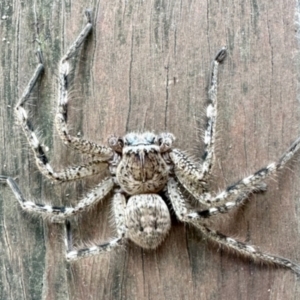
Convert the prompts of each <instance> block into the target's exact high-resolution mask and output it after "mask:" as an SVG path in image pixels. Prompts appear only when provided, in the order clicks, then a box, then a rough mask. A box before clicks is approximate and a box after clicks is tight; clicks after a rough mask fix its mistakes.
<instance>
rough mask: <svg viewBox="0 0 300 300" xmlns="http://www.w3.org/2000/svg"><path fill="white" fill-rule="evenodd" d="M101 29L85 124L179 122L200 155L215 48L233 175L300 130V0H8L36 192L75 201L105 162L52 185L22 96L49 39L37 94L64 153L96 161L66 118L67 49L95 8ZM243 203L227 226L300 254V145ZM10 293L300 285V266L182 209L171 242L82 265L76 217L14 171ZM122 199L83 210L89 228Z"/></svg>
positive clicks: (1, 146) (108, 295)
mask: <svg viewBox="0 0 300 300" xmlns="http://www.w3.org/2000/svg"><path fill="white" fill-rule="evenodd" d="M87 6H88V7H91V8H92V9H93V11H94V24H95V26H94V29H93V33H92V35H91V36H90V38H89V40H88V43H87V44H86V45H85V46H84V48H83V49H82V51H80V55H79V59H78V60H77V61H76V70H75V78H74V84H73V92H72V96H73V97H72V104H71V105H70V111H71V115H70V118H69V123H70V124H71V128H72V132H74V133H78V132H80V133H81V134H82V135H84V136H85V137H86V138H88V139H91V140H94V141H97V142H99V143H106V138H107V137H108V136H109V135H110V134H112V133H116V134H120V135H122V134H124V133H125V132H126V131H130V130H153V131H156V132H160V131H165V130H168V131H171V132H173V133H174V134H175V135H176V137H177V141H176V146H178V147H179V148H181V149H184V150H189V151H190V152H191V153H192V154H194V155H196V156H198V157H199V156H200V155H201V152H200V150H199V149H201V147H202V142H201V141H199V139H198V132H197V131H198V129H199V128H204V124H205V121H204V118H202V117H203V115H204V111H205V103H206V97H207V96H206V89H207V80H208V77H209V74H210V71H209V70H210V62H211V59H212V58H213V56H214V54H215V53H216V51H217V50H218V49H219V48H220V47H221V46H223V45H227V47H228V57H227V59H226V61H225V63H224V64H223V65H222V66H221V67H220V85H219V115H218V125H217V126H218V140H217V148H218V149H217V150H218V151H217V161H216V162H217V163H216V165H215V168H214V176H215V177H214V182H213V183H212V186H213V188H214V189H216V190H218V189H221V188H223V187H224V186H226V185H227V184H230V183H232V182H234V181H235V180H237V179H239V178H241V177H242V176H244V175H247V174H250V173H251V172H253V171H255V170H256V169H258V168H260V167H262V166H264V165H266V164H267V163H269V162H270V161H273V160H274V159H276V158H278V157H279V156H280V155H281V153H282V152H283V151H284V150H285V149H286V148H287V147H288V146H289V144H290V143H291V142H292V141H293V140H294V139H295V138H296V137H297V136H298V135H299V132H300V130H299V118H300V114H299V102H298V100H297V93H298V90H297V88H298V86H297V82H298V77H299V50H298V48H299V46H298V42H297V36H296V33H295V30H297V27H296V25H295V21H296V20H295V11H296V9H297V8H296V7H295V2H294V1H291V0H285V1H284V0H278V1H276V2H274V1H270V0H269V1H264V3H258V2H256V1H242V2H241V1H229V2H228V1H208V2H203V1H175V0H174V1H164V0H156V1H137V0H128V1H105V2H104V1H90V2H89V3H86V2H85V1H82V0H80V1H79V0H78V1H64V2H60V1H49V2H46V1H45V0H40V1H32V0H28V1H24V2H21V1H7V0H3V1H2V2H1V3H0V11H1V16H0V17H1V18H0V19H1V21H0V24H1V26H0V36H1V43H0V51H1V58H2V59H1V65H0V82H1V86H0V95H1V96H0V101H1V105H0V138H1V143H0V161H1V163H0V166H1V169H0V174H6V175H11V176H14V177H17V179H18V183H19V184H20V187H21V188H22V190H23V191H24V194H25V195H26V196H27V197H32V199H34V200H36V201H38V202H41V201H46V202H49V203H53V204H56V205H58V204H75V203H76V202H77V201H78V198H79V197H80V196H81V195H83V194H84V193H85V191H87V189H88V187H91V186H93V184H95V183H96V182H97V181H98V180H99V178H95V179H89V180H84V181H82V182H79V183H77V184H75V183H72V184H69V185H65V184H64V185H55V186H54V185H52V184H51V183H49V182H48V181H47V180H46V179H45V178H43V177H42V176H41V175H40V174H39V172H38V171H37V168H36V166H35V163H34V160H33V159H32V154H31V152H30V151H29V149H28V146H27V144H26V142H25V140H24V138H23V136H22V133H21V132H20V131H19V130H18V129H17V126H15V125H14V117H13V109H12V107H13V106H14V104H15V103H16V101H17V99H18V97H19V96H20V95H21V93H22V90H23V88H24V87H25V86H26V83H27V81H28V80H29V78H30V76H31V73H32V71H33V70H34V67H35V65H36V58H35V57H34V51H35V50H36V49H37V47H40V48H41V49H42V51H43V53H44V57H45V62H46V72H45V74H44V77H43V80H42V82H41V83H40V84H39V86H38V88H37V89H36V90H35V93H34V95H33V97H32V100H31V105H30V106H28V107H29V108H30V110H31V118H32V119H33V120H34V124H35V125H36V127H37V128H38V130H39V132H40V135H41V136H43V137H44V139H43V140H44V142H45V144H46V145H48V146H49V149H50V150H49V156H50V157H52V158H53V159H52V162H53V164H54V165H55V166H57V167H59V166H66V165H70V164H76V163H78V162H80V161H81V158H80V157H79V156H78V155H75V154H74V153H73V152H72V151H71V150H69V149H66V148H65V147H64V146H62V144H61V142H60V140H59V139H58V137H57V134H56V132H55V129H54V127H53V123H52V119H53V112H54V109H53V107H54V105H55V102H56V92H57V76H56V75H57V65H58V62H59V59H60V57H61V55H62V54H63V53H64V51H65V50H66V49H67V47H68V46H69V45H70V44H71V43H72V41H73V40H74V38H75V37H76V36H77V34H78V33H79V31H80V30H81V28H82V27H83V26H84V23H85V19H84V16H83V11H84V9H85V8H86V7H87ZM289 167H290V169H289V170H285V171H283V172H281V174H280V175H279V176H278V178H276V180H271V181H269V182H268V191H267V192H266V193H265V194H263V195H255V196H254V197H252V198H251V201H250V202H249V203H247V204H246V205H245V206H244V207H243V208H242V209H239V210H238V211H236V212H232V213H230V215H229V216H228V217H224V218H223V219H222V220H221V221H218V220H216V221H215V222H213V223H212V224H213V227H214V228H217V229H220V230H222V231H223V232H224V233H226V234H230V235H234V236H237V237H239V239H241V240H244V241H247V242H249V243H251V244H254V245H258V246H260V248H261V249H262V250H266V251H269V252H271V253H274V254H278V255H282V256H285V257H289V258H291V259H293V260H295V261H298V262H300V253H299V250H298V249H299V245H300V238H299V230H300V229H299V228H300V227H299V222H300V221H299V220H300V218H299V216H300V211H299V201H300V200H299V194H300V188H299V186H300V185H299V182H300V176H299V174H300V167H299V159H297V160H295V163H294V164H292V165H290V166H289ZM0 190H1V192H0V200H1V206H0V208H1V210H0V220H1V226H0V236H1V239H0V247H1V252H0V257H1V260H0V266H1V280H0V298H1V299H78V300H79V299H298V298H299V297H300V287H299V283H298V281H297V279H296V276H295V275H294V274H292V273H291V272H289V271H286V270H281V269H274V268H271V267H260V266H257V265H255V264H254V263H251V262H248V261H245V260H242V259H241V258H239V257H236V256H235V255H234V254H227V252H226V251H223V250H219V251H216V250H217V249H215V248H213V247H210V245H209V244H207V243H206V242H204V241H203V239H202V238H201V236H200V234H199V233H198V232H197V230H195V229H193V228H191V227H189V226H184V225H182V224H180V223H178V222H176V221H175V220H174V226H173V229H172V230H171V232H170V235H169V236H168V238H167V240H166V241H165V243H164V244H163V245H162V246H161V247H160V248H159V249H157V250H156V251H143V250H141V249H140V248H138V247H137V246H134V245H132V244H129V245H128V246H127V248H126V251H118V252H116V253H110V254H107V255H103V256H101V257H95V258H91V259H86V260H82V261H79V262H77V263H74V264H72V265H67V264H66V263H65V261H64V245H63V241H62V235H63V230H62V227H61V225H53V224H50V223H48V222H44V221H42V220H40V219H39V218H36V217H30V216H28V214H25V213H22V212H21V210H20V208H19V206H18V204H17V203H16V201H15V199H14V197H13V196H12V194H11V192H10V191H9V189H8V188H6V187H5V186H2V185H1V186H0ZM109 214H110V207H109V201H105V203H104V204H103V205H98V206H97V207H96V209H95V210H93V211H89V212H88V213H86V214H84V215H83V216H82V217H80V218H79V219H78V220H76V221H74V223H73V226H75V225H78V227H77V229H75V228H74V234H75V235H76V237H77V239H78V242H80V241H89V240H98V241H105V240H107V239H108V238H110V237H112V236H113V230H112V229H111V228H110V226H109Z"/></svg>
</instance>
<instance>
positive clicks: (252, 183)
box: [200, 138, 300, 205]
mask: <svg viewBox="0 0 300 300" xmlns="http://www.w3.org/2000/svg"><path fill="white" fill-rule="evenodd" d="M299 148H300V138H298V139H297V140H296V141H295V142H294V143H292V145H291V146H290V147H289V148H288V149H287V151H286V152H285V153H284V154H283V155H282V156H281V158H280V159H279V160H278V161H277V162H273V163H270V164H269V165H267V166H266V167H264V168H262V169H260V170H258V171H256V172H255V173H254V174H252V175H250V176H248V177H246V178H243V179H241V180H239V181H237V182H236V183H234V184H232V185H231V186H228V187H227V188H226V190H224V191H222V192H221V193H219V194H218V195H217V196H215V197H212V196H210V195H209V194H206V195H205V194H204V195H202V197H203V198H206V201H207V202H208V203H210V204H211V203H212V204H214V205H215V204H217V203H219V202H224V201H226V200H227V199H228V198H229V197H231V196H233V195H237V196H238V197H239V196H240V195H242V194H244V193H249V192H251V191H255V190H257V188H259V185H260V184H262V183H263V182H264V181H265V180H266V179H267V178H268V177H270V176H272V175H274V174H275V173H276V172H278V171H279V170H281V169H283V167H284V166H285V165H286V164H287V163H288V162H289V161H290V160H291V159H292V158H293V157H294V155H295V154H296V153H297V151H298V150H299ZM200 202H201V200H200Z"/></svg>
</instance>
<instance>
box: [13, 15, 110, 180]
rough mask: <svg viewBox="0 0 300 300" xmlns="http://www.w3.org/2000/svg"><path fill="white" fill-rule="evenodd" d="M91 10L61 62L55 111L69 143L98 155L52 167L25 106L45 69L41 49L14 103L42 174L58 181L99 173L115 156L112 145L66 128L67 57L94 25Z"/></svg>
mask: <svg viewBox="0 0 300 300" xmlns="http://www.w3.org/2000/svg"><path fill="white" fill-rule="evenodd" d="M90 14H91V13H90V12H89V11H87V12H86V15H87V17H88V23H87V25H86V26H85V28H84V29H83V30H82V32H81V33H80V35H79V36H78V37H77V39H76V40H75V42H74V43H73V44H72V45H71V47H70V48H69V50H68V51H67V53H66V54H65V56H64V57H63V58H62V60H61V62H60V68H59V74H60V75H59V79H60V89H59V100H58V111H57V115H56V125H57V129H58V131H59V133H60V136H61V137H62V138H63V140H64V141H65V143H66V144H68V145H70V146H73V148H75V149H77V150H79V151H81V152H83V153H88V154H92V155H94V156H95V158H93V160H92V161H91V162H89V163H88V164H86V165H83V166H75V167H69V168H67V169H65V170H62V171H59V172H56V171H54V170H53V168H52V167H51V165H50V164H49V159H48V157H47V156H46V153H45V151H44V149H43V146H42V144H41V142H40V140H39V139H38V137H37V135H36V134H35V132H34V129H33V126H32V124H31V122H30V120H29V119H28V113H27V111H26V110H25V108H24V105H25V103H26V101H27V100H28V99H29V97H30V95H31V91H32V89H33V88H34V86H35V85H36V83H37V81H38V80H39V79H40V78H41V76H42V73H43V71H44V63H43V57H42V53H41V51H38V52H37V54H38V59H39V63H38V66H37V67H36V70H35V72H34V74H33V76H32V78H31V79H30V81H29V83H28V85H27V87H26V88H25V91H24V92H23V94H22V96H21V98H20V99H19V101H18V103H17V104H16V106H15V113H16V117H17V120H18V122H19V124H20V126H21V127H22V129H23V132H24V134H25V136H26V138H27V140H28V143H29V145H30V147H31V148H32V150H33V152H34V155H35V158H36V163H37V166H38V168H39V170H40V171H41V173H42V174H44V175H45V176H47V177H48V178H50V179H52V180H55V181H69V180H75V179H79V178H83V177H86V176H90V175H94V174H96V173H100V172H101V171H102V170H103V168H106V167H107V163H105V162H106V161H108V160H109V159H110V158H111V157H112V156H113V151H112V150H111V148H109V147H105V146H100V145H97V144H95V143H93V142H89V141H86V140H83V139H79V138H77V137H72V136H71V135H70V134H69V133H68V130H67V125H66V120H67V103H68V101H67V100H68V98H67V95H68V93H67V87H68V75H69V62H68V60H69V59H70V58H71V57H73V56H74V55H75V53H76V51H77V50H78V48H79V47H80V45H81V44H82V43H83V42H84V40H85V39H86V37H87V36H88V34H89V33H90V31H91V29H92V24H91V16H90Z"/></svg>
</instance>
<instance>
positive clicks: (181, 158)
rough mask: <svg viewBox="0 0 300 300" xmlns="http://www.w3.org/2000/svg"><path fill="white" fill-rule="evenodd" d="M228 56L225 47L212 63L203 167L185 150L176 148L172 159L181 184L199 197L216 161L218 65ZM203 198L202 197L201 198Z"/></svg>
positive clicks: (205, 186) (204, 188)
mask: <svg viewBox="0 0 300 300" xmlns="http://www.w3.org/2000/svg"><path fill="white" fill-rule="evenodd" d="M225 57H226V47H223V48H222V49H221V50H220V51H219V52H218V53H217V55H216V57H215V59H214V61H213V63H212V73H211V77H210V88H209V92H208V100H209V103H208V106H207V109H206V115H207V126H206V130H205V135H204V144H205V152H204V155H203V163H202V166H201V167H198V166H196V164H194V163H193V162H192V161H191V160H190V159H189V158H188V157H187V156H186V155H185V154H184V153H183V152H181V151H180V150H178V149H174V150H173V151H172V152H171V153H170V156H171V159H172V161H173V163H174V171H175V174H176V177H177V178H178V180H179V181H180V182H181V184H182V185H183V186H184V187H185V188H186V189H187V190H188V191H189V192H190V193H191V194H192V195H193V196H194V197H195V198H197V199H199V198H200V197H201V195H203V193H204V192H205V191H206V188H207V180H208V178H209V176H210V175H211V170H212V167H213V162H214V152H215V150H214V145H215V131H216V118H217V90H218V66H219V64H220V63H222V62H223V61H224V59H225ZM201 199H202V198H201Z"/></svg>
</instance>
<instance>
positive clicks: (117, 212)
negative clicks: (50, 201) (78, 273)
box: [65, 193, 126, 261]
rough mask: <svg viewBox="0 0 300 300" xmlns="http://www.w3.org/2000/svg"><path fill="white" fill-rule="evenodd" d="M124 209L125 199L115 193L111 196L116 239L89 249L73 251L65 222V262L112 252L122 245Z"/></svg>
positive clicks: (67, 225) (69, 228)
mask: <svg viewBox="0 0 300 300" xmlns="http://www.w3.org/2000/svg"><path fill="white" fill-rule="evenodd" d="M125 209H126V199H125V196H124V195H122V194H121V193H116V194H114V196H113V215H114V220H115V226H116V231H117V235H118V237H116V238H113V239H111V240H110V241H108V242H105V243H101V244H98V245H93V246H91V247H86V248H81V249H73V244H72V233H71V225H70V223H69V221H66V227H65V228H66V234H65V244H66V249H67V253H66V256H67V260H68V261H74V260H78V259H81V258H84V257H90V256H94V255H98V254H102V253H105V252H109V251H112V250H113V249H114V248H117V247H119V246H121V245H123V243H124V241H125V239H126V237H125V234H126V227H125Z"/></svg>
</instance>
